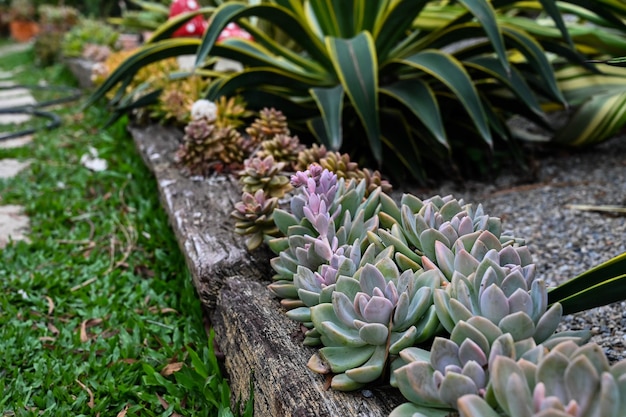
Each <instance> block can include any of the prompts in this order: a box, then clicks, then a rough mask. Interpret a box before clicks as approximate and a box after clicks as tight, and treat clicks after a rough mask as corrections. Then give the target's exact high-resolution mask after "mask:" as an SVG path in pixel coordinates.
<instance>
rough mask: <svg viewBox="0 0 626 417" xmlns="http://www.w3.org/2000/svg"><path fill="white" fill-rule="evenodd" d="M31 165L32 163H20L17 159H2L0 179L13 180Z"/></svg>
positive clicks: (0, 162)
mask: <svg viewBox="0 0 626 417" xmlns="http://www.w3.org/2000/svg"><path fill="white" fill-rule="evenodd" d="M29 165H30V161H18V160H17V159H9V158H7V159H0V179H6V178H12V177H14V176H16V175H17V174H18V173H19V172H20V171H21V170H23V169H24V168H26V167H27V166H29Z"/></svg>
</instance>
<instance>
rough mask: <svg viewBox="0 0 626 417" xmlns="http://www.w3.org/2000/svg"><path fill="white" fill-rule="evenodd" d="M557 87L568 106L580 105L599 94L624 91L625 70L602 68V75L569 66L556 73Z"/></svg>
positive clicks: (625, 86) (625, 83) (594, 71)
mask: <svg viewBox="0 0 626 417" xmlns="http://www.w3.org/2000/svg"><path fill="white" fill-rule="evenodd" d="M556 76H557V81H558V85H559V87H560V88H561V90H563V94H564V95H565V97H566V98H567V100H568V101H569V103H570V104H572V105H580V104H582V103H584V102H585V101H587V100H588V99H589V97H590V96H593V95H596V94H599V93H610V92H614V93H615V92H622V91H624V90H626V68H620V67H602V73H598V72H597V70H595V68H592V69H591V70H590V69H588V68H583V67H579V66H574V65H569V66H565V67H563V68H561V69H559V70H558V71H557V72H556Z"/></svg>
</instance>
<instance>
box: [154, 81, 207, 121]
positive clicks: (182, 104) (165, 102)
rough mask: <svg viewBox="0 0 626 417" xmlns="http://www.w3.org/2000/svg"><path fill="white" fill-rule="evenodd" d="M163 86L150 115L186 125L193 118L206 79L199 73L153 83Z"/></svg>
mask: <svg viewBox="0 0 626 417" xmlns="http://www.w3.org/2000/svg"><path fill="white" fill-rule="evenodd" d="M152 86H153V88H161V89H162V92H161V94H160V95H159V97H158V99H157V102H156V103H155V104H154V105H152V106H150V117H151V118H153V119H156V120H163V121H166V122H169V123H170V124H174V125H185V124H186V123H188V122H189V121H190V119H191V111H190V110H191V108H192V106H193V103H194V102H195V101H196V100H198V98H200V96H201V94H202V91H203V90H204V88H205V86H206V80H205V79H204V78H203V77H201V76H199V75H192V76H189V77H185V78H181V79H176V80H170V79H168V77H164V78H161V79H160V80H158V81H156V82H153V83H152Z"/></svg>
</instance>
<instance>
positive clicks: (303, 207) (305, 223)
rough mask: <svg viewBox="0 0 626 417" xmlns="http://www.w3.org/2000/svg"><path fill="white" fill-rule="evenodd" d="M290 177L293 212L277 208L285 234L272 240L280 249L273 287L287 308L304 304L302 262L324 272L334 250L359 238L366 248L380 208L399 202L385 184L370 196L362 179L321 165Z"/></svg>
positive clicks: (274, 263) (275, 248)
mask: <svg viewBox="0 0 626 417" xmlns="http://www.w3.org/2000/svg"><path fill="white" fill-rule="evenodd" d="M291 182H292V184H293V185H294V186H295V187H297V188H296V191H295V193H294V195H293V197H292V198H291V201H290V211H291V212H287V211H285V210H281V209H277V210H276V211H275V213H274V220H275V221H276V225H277V226H278V228H279V229H280V231H281V232H282V234H283V236H282V237H280V238H277V239H273V240H270V241H269V242H268V244H269V247H270V249H271V250H272V251H273V252H274V253H276V254H277V255H278V256H277V257H276V258H273V259H272V260H271V265H272V268H273V269H274V270H275V271H276V275H274V277H273V279H274V282H273V283H272V284H270V286H269V288H270V290H271V291H272V292H273V293H275V294H276V295H277V296H279V297H280V298H283V299H285V300H283V305H285V306H286V307H288V308H293V307H299V306H303V305H304V304H303V303H302V302H299V300H298V290H297V288H296V287H295V286H294V283H293V279H294V274H296V272H297V268H298V266H299V265H300V266H304V267H306V268H308V269H309V270H310V271H316V272H320V271H319V270H318V268H320V267H321V266H322V265H324V264H328V263H329V262H330V260H331V258H332V256H333V254H338V253H340V252H341V251H343V253H344V254H345V253H346V251H347V250H348V246H352V245H354V244H355V242H358V244H359V245H360V246H361V250H365V247H366V246H367V245H368V243H367V241H366V238H367V234H368V232H372V231H374V230H376V229H377V228H378V224H379V223H378V216H377V214H378V211H380V210H381V209H382V208H383V207H384V206H389V205H395V203H394V202H393V200H391V198H390V197H388V196H386V195H385V194H383V193H381V192H380V190H378V191H377V192H374V193H372V194H371V195H370V196H368V197H367V198H365V183H364V182H363V181H361V182H358V183H357V182H356V181H345V180H344V179H341V180H339V179H337V176H336V175H335V174H333V173H331V172H330V171H328V170H325V169H323V168H322V167H321V166H319V165H311V166H310V168H309V169H308V170H306V171H304V172H300V171H299V172H297V173H296V174H295V175H293V176H292V178H291ZM383 249H384V248H383ZM350 250H352V249H350ZM379 252H381V251H379Z"/></svg>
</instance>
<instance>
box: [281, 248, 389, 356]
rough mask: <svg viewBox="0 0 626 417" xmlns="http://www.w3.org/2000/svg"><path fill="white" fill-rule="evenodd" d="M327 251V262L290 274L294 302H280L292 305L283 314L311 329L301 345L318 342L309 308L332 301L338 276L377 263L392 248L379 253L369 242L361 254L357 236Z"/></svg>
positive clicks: (349, 275) (353, 273) (348, 274)
mask: <svg viewBox="0 0 626 417" xmlns="http://www.w3.org/2000/svg"><path fill="white" fill-rule="evenodd" d="M318 245H319V243H318ZM329 253H331V255H330V259H329V260H328V263H323V264H321V265H320V266H319V267H318V269H317V270H316V271H312V270H311V269H309V268H307V267H306V266H302V265H298V267H297V270H296V273H295V274H294V275H293V285H294V287H295V288H296V290H297V292H298V301H295V300H283V305H286V307H290V306H295V308H292V309H290V310H289V311H287V316H288V317H289V318H291V319H293V320H296V321H299V322H301V323H303V324H304V326H306V327H309V328H311V329H310V330H308V331H307V332H306V333H305V339H304V344H305V345H309V346H315V345H319V344H320V343H321V340H320V334H319V332H318V331H317V330H316V329H315V328H314V326H313V322H312V319H311V307H313V306H316V305H318V304H322V303H331V302H332V293H333V291H334V290H335V284H336V283H337V279H338V278H339V277H340V276H348V277H352V276H354V275H355V274H356V272H357V270H358V269H359V268H361V267H363V266H365V265H367V264H377V263H379V262H380V261H381V260H382V259H383V258H389V256H390V255H391V253H392V251H391V250H385V251H383V252H379V251H378V250H377V248H376V246H375V245H369V246H368V247H367V249H366V250H365V252H363V253H361V245H360V242H359V240H358V239H357V240H356V241H355V242H354V243H353V244H352V245H343V246H342V247H341V248H338V249H337V250H335V251H334V252H332V251H330V252H329ZM301 304H303V305H301Z"/></svg>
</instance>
